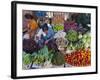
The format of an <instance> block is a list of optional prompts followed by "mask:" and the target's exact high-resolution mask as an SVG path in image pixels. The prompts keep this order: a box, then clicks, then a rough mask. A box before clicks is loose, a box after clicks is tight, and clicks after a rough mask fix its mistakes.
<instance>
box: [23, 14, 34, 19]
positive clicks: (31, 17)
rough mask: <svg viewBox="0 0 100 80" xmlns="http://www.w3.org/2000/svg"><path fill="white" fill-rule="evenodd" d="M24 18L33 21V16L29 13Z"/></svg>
mask: <svg viewBox="0 0 100 80" xmlns="http://www.w3.org/2000/svg"><path fill="white" fill-rule="evenodd" d="M24 16H25V18H26V19H33V16H32V15H31V14H29V13H26V14H25V15H24Z"/></svg>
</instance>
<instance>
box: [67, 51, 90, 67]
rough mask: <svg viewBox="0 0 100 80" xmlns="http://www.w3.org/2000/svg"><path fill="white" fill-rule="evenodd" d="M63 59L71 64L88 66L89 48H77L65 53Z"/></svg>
mask: <svg viewBox="0 0 100 80" xmlns="http://www.w3.org/2000/svg"><path fill="white" fill-rule="evenodd" d="M65 61H66V62H67V63H68V64H70V65H72V66H89V65H91V52H90V49H87V50H78V51H75V52H72V53H70V54H66V55H65Z"/></svg>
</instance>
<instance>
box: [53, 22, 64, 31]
mask: <svg viewBox="0 0 100 80" xmlns="http://www.w3.org/2000/svg"><path fill="white" fill-rule="evenodd" d="M53 30H54V31H56V32H57V31H60V30H64V26H63V25H60V24H56V25H54V27H53Z"/></svg>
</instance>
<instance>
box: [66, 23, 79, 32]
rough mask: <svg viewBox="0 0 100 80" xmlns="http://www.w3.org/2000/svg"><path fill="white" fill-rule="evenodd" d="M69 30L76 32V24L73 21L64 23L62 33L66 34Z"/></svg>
mask: <svg viewBox="0 0 100 80" xmlns="http://www.w3.org/2000/svg"><path fill="white" fill-rule="evenodd" d="M70 29H73V30H78V24H77V23H76V22H75V21H65V23H64V31H65V32H66V31H68V30H70Z"/></svg>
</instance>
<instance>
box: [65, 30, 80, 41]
mask: <svg viewBox="0 0 100 80" xmlns="http://www.w3.org/2000/svg"><path fill="white" fill-rule="evenodd" d="M66 38H67V39H68V40H69V41H71V42H75V41H77V40H78V33H77V32H76V31H75V30H73V29H70V30H69V31H68V32H67V33H66Z"/></svg>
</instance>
